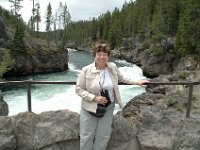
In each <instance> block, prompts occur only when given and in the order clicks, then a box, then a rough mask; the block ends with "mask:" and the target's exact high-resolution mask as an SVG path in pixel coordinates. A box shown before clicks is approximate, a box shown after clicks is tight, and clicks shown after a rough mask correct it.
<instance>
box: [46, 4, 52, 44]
mask: <svg viewBox="0 0 200 150" xmlns="http://www.w3.org/2000/svg"><path fill="white" fill-rule="evenodd" d="M52 23H53V16H52V7H51V4H50V2H49V4H48V6H47V11H46V33H47V44H48V47H49V42H50V31H51V25H52Z"/></svg>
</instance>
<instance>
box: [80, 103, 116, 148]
mask: <svg viewBox="0 0 200 150" xmlns="http://www.w3.org/2000/svg"><path fill="white" fill-rule="evenodd" d="M114 107H115V104H114V103H111V104H110V105H109V106H108V108H107V111H106V113H105V115H104V116H103V117H102V118H97V117H95V116H92V115H91V114H90V113H89V112H87V111H86V110H84V109H83V108H82V109H81V113H80V150H105V149H106V147H107V144H108V141H109V139H110V134H111V124H112V118H113V110H114Z"/></svg>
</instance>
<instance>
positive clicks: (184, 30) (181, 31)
mask: <svg viewBox="0 0 200 150" xmlns="http://www.w3.org/2000/svg"><path fill="white" fill-rule="evenodd" d="M139 33H145V35H147V36H149V39H150V41H151V42H155V41H157V40H158V39H159V38H161V37H163V36H165V37H175V39H176V42H175V48H174V51H175V53H177V54H178V55H180V56H185V55H188V54H195V55H197V56H200V0H136V1H134V2H129V3H125V4H124V5H123V8H122V10H119V9H117V8H116V9H115V10H114V11H113V12H109V11H108V12H106V13H105V14H102V15H101V16H99V17H98V18H93V19H92V20H91V21H78V22H71V23H70V24H69V25H68V26H67V37H68V40H72V41H77V42H79V43H82V42H83V41H85V40H86V39H92V40H96V39H98V38H101V39H104V40H106V41H108V42H109V43H110V44H111V48H114V47H115V46H117V45H119V44H121V43H122V39H123V38H134V37H136V35H137V34H139ZM160 53H162V52H160Z"/></svg>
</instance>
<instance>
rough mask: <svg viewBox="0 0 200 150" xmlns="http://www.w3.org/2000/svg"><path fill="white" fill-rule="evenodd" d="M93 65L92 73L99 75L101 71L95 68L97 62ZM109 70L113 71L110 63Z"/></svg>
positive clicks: (108, 64)
mask: <svg viewBox="0 0 200 150" xmlns="http://www.w3.org/2000/svg"><path fill="white" fill-rule="evenodd" d="M91 65H92V73H99V72H100V70H97V68H96V66H95V62H93V63H92V64H91ZM107 68H108V69H110V70H112V67H111V63H110V62H108V63H107Z"/></svg>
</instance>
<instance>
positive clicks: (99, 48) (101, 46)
mask: <svg viewBox="0 0 200 150" xmlns="http://www.w3.org/2000/svg"><path fill="white" fill-rule="evenodd" d="M99 52H104V53H107V54H108V56H110V48H109V46H108V44H106V43H104V42H102V41H101V42H99V43H97V44H96V45H95V46H94V48H93V56H94V57H95V56H96V53H99Z"/></svg>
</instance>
